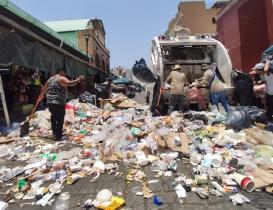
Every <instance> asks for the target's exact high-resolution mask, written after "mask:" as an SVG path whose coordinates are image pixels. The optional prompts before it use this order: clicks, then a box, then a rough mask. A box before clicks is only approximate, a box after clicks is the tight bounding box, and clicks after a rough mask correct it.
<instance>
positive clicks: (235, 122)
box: [226, 111, 251, 130]
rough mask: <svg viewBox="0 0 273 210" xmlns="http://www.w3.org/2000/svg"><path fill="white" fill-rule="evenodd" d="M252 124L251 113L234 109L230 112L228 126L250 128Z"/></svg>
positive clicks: (238, 128)
mask: <svg viewBox="0 0 273 210" xmlns="http://www.w3.org/2000/svg"><path fill="white" fill-rule="evenodd" d="M250 125H251V118H250V115H249V114H248V113H247V112H245V111H233V112H231V113H229V115H228V118H227V121H226V126H227V128H232V129H234V130H242V129H244V128H249V127H250Z"/></svg>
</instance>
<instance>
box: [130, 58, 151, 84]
mask: <svg viewBox="0 0 273 210" xmlns="http://www.w3.org/2000/svg"><path fill="white" fill-rule="evenodd" d="M132 70H133V74H134V76H135V77H136V78H137V79H138V80H139V81H141V82H145V83H154V82H156V76H155V75H154V74H153V73H152V71H151V70H150V69H149V68H148V66H147V64H146V62H145V60H144V59H143V58H141V59H140V60H139V61H136V63H135V65H134V66H133V68H132Z"/></svg>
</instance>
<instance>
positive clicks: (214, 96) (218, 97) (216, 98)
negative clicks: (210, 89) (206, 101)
mask: <svg viewBox="0 0 273 210" xmlns="http://www.w3.org/2000/svg"><path fill="white" fill-rule="evenodd" d="M210 99H211V104H212V105H216V106H218V104H219V103H221V104H222V106H223V107H224V109H225V111H226V112H227V113H228V112H229V106H228V100H227V94H226V92H225V91H221V92H218V93H210Z"/></svg>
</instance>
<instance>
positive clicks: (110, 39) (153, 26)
mask: <svg viewBox="0 0 273 210" xmlns="http://www.w3.org/2000/svg"><path fill="white" fill-rule="evenodd" d="M11 1H12V2H13V3H15V4H16V5H17V6H19V7H21V8H22V9H23V10H25V11H26V12H28V13H30V14H31V15H32V16H34V17H36V18H38V19H40V20H41V21H54V20H67V19H82V18H93V17H96V18H100V19H102V20H103V23H104V27H105V30H106V33H107V34H106V44H107V48H108V49H109V50H110V55H111V61H110V62H111V64H110V65H111V67H117V66H124V67H127V68H131V67H132V66H133V64H134V62H135V61H136V60H138V59H140V58H141V57H144V58H145V59H146V60H147V63H149V61H150V57H149V54H150V47H151V40H152V38H153V37H154V36H157V35H160V34H163V33H164V32H166V30H167V28H168V23H169V21H170V20H171V19H172V18H173V17H174V16H175V14H176V13H177V6H178V3H179V0H39V1H37V0H11ZM209 1H212V0H209Z"/></svg>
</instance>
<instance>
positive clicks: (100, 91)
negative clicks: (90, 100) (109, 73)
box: [96, 84, 110, 99]
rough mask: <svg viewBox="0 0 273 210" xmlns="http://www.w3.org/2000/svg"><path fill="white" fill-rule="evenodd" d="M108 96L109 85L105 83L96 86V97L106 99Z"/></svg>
mask: <svg viewBox="0 0 273 210" xmlns="http://www.w3.org/2000/svg"><path fill="white" fill-rule="evenodd" d="M109 97H110V92H109V87H108V85H107V84H99V85H97V86H96V98H97V99H98V98H102V99H108V98H109Z"/></svg>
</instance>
